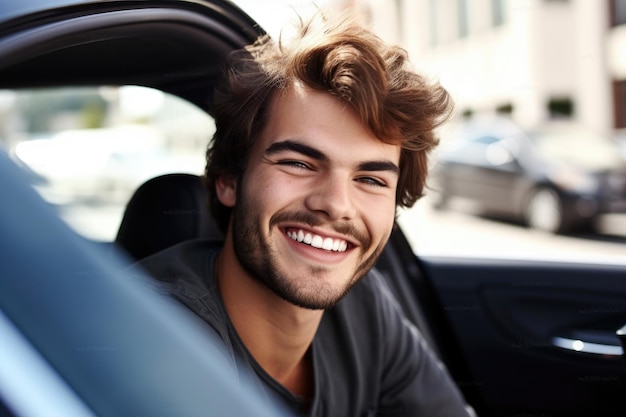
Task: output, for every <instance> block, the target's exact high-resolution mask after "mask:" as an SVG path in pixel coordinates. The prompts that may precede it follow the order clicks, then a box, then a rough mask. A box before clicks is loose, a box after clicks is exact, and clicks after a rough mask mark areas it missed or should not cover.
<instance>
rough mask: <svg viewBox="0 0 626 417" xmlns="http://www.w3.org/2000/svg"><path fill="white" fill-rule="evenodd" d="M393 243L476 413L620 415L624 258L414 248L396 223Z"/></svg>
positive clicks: (625, 317) (625, 310) (624, 319)
mask: <svg viewBox="0 0 626 417" xmlns="http://www.w3.org/2000/svg"><path fill="white" fill-rule="evenodd" d="M406 231H407V230H405V232H406ZM389 246H390V248H392V250H393V252H394V253H395V254H396V255H397V256H398V258H399V259H403V266H401V267H402V268H404V270H405V274H404V276H405V277H408V280H409V281H408V283H404V288H403V289H400V290H399V291H398V293H397V294H399V293H402V292H403V291H404V292H406V291H412V297H409V298H408V299H407V297H404V302H405V303H409V304H410V303H413V304H414V305H415V306H420V308H421V309H422V313H421V315H423V317H426V321H427V323H428V328H429V331H430V333H431V335H432V337H433V339H434V340H435V341H436V345H437V346H438V347H439V351H440V354H441V356H442V358H443V359H444V361H445V363H446V364H447V365H448V367H449V369H450V371H451V372H452V374H453V376H454V378H455V380H456V382H457V384H458V386H459V387H460V389H461V390H462V392H463V393H464V395H465V396H466V399H467V400H468V401H469V402H470V404H472V406H473V407H474V408H475V409H476V411H477V413H478V415H480V416H498V417H500V416H502V417H504V416H535V415H536V416H591V415H593V416H619V415H624V409H623V393H624V392H625V389H626V381H625V380H624V370H625V369H626V368H625V366H624V357H623V349H622V347H621V345H620V340H619V338H618V336H617V333H616V332H617V330H618V329H620V328H621V327H622V326H623V325H624V324H625V323H626V308H625V307H624V306H625V305H626V285H624V279H625V278H626V266H625V265H624V264H620V263H614V264H608V263H607V264H604V265H602V264H599V263H591V262H589V263H584V262H557V261H540V260H520V259H513V258H511V259H503V258H498V259H496V258H493V259H487V258H486V257H483V258H470V257H467V258H463V257H458V256H455V257H450V256H434V255H422V256H416V255H415V254H414V252H413V249H412V248H411V247H410V245H409V244H408V242H407V239H406V237H405V235H404V234H403V233H402V232H401V231H400V230H396V231H395V232H394V235H393V236H392V239H391V243H390V245H389ZM409 259H411V262H409V261H408V260H409ZM399 267H400V266H399ZM407 285H408V287H407ZM400 297H401V298H403V297H402V296H401V295H400Z"/></svg>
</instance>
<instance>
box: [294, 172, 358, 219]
mask: <svg viewBox="0 0 626 417" xmlns="http://www.w3.org/2000/svg"><path fill="white" fill-rule="evenodd" d="M351 182H352V181H351V180H350V179H349V178H347V177H345V176H343V175H340V174H333V173H328V174H327V175H325V176H324V177H322V178H320V179H319V181H318V182H317V183H316V185H315V186H314V188H313V189H312V190H310V193H309V194H308V196H307V198H306V201H305V204H306V206H307V208H308V209H309V210H312V211H315V212H318V213H322V214H324V215H325V216H326V217H327V218H328V219H329V220H349V219H352V218H354V217H355V215H356V212H357V210H356V206H355V204H354V203H355V202H354V197H353V195H352V193H353V189H352V188H353V187H352V184H351Z"/></svg>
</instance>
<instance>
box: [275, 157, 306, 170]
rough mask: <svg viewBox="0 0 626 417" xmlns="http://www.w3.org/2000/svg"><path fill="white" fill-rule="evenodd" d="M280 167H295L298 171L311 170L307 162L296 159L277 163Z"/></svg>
mask: <svg viewBox="0 0 626 417" xmlns="http://www.w3.org/2000/svg"><path fill="white" fill-rule="evenodd" d="M277 164H278V165H282V166H287V167H293V168H297V169H311V166H310V165H309V164H307V163H306V162H302V161H298V160H294V159H285V160H282V161H278V162H277Z"/></svg>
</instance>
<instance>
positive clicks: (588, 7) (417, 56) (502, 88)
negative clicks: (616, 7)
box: [359, 0, 626, 132]
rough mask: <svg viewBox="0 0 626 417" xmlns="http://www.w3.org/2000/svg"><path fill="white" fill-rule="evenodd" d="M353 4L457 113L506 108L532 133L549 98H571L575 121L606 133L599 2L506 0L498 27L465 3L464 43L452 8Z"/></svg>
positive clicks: (429, 3) (395, 1) (486, 0)
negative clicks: (443, 91)
mask: <svg viewBox="0 0 626 417" xmlns="http://www.w3.org/2000/svg"><path fill="white" fill-rule="evenodd" d="M359 2H360V3H364V4H366V5H368V6H369V7H370V11H371V13H370V16H371V26H372V27H373V28H374V30H375V31H376V32H377V33H378V34H379V35H380V36H381V37H383V38H384V39H386V40H387V41H390V42H395V43H399V44H401V45H402V46H404V47H405V48H406V49H407V50H408V51H409V54H410V56H411V60H412V61H413V63H414V64H415V66H416V67H417V69H418V70H420V71H423V72H426V73H427V74H429V75H430V76H431V77H433V78H435V79H438V80H440V81H441V82H442V83H443V84H444V85H445V86H446V87H447V88H448V89H449V91H450V92H451V94H452V95H453V97H454V99H455V102H456V104H457V110H458V111H459V113H460V112H463V111H465V110H472V111H473V112H474V113H479V112H494V111H495V109H496V107H498V106H502V105H506V104H507V103H510V104H511V105H512V106H513V117H514V118H515V119H516V120H517V121H518V122H520V123H522V124H524V125H534V124H537V123H540V122H542V121H544V120H546V119H547V118H549V117H550V114H549V110H548V107H547V105H548V101H549V100H550V99H551V98H552V99H562V98H571V99H572V100H573V102H574V112H575V113H574V116H573V117H574V120H575V121H579V122H581V123H583V124H585V125H588V126H590V127H592V128H595V129H598V130H601V131H607V132H608V131H609V130H610V129H611V126H612V123H613V114H612V104H611V103H612V101H611V100H612V99H611V77H610V73H609V70H608V63H607V56H606V51H607V50H609V48H608V46H607V43H608V40H607V34H608V29H607V27H608V20H609V18H608V2H607V1H606V0H506V1H504V2H503V4H504V6H505V16H506V18H505V23H504V25H502V26H499V27H494V26H493V24H492V1H491V0H467V7H468V11H469V36H467V37H464V38H461V37H459V23H458V22H459V15H458V4H459V2H458V1H457V0H434V1H433V0H360V1H359ZM433 6H434V7H436V8H437V11H436V13H433V12H432V10H431V8H432V7H433ZM433 19H434V21H435V22H436V40H437V43H436V44H435V45H434V44H433V42H432V40H433ZM399 28H400V31H399V30H398V29H399ZM621 45H624V44H621ZM613 49H615V47H614V48H613ZM623 62H624V64H623V65H621V67H620V68H622V70H623V71H624V73H626V58H623ZM616 65H617V64H615V65H614V66H616Z"/></svg>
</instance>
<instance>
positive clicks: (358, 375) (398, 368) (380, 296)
mask: <svg viewBox="0 0 626 417" xmlns="http://www.w3.org/2000/svg"><path fill="white" fill-rule="evenodd" d="M220 248H221V242H215V241H208V240H194V241H188V242H184V243H181V244H179V245H176V246H174V247H171V248H169V249H166V250H164V251H162V252H160V253H158V254H155V255H153V256H150V257H148V258H146V259H144V260H142V261H141V262H140V263H139V264H138V266H140V267H141V268H143V269H144V270H145V271H146V272H148V273H149V274H150V275H152V276H153V277H154V278H156V279H157V287H158V288H159V289H160V291H162V292H163V293H165V294H168V295H171V296H173V297H174V298H176V299H177V300H178V301H180V302H182V303H183V304H185V305H186V306H187V307H188V308H189V309H191V310H192V311H193V312H194V313H196V314H197V315H198V316H199V317H200V318H201V319H203V320H204V321H205V322H206V323H208V324H209V326H210V328H212V329H213V330H214V331H215V333H216V335H217V337H218V338H219V339H220V340H221V341H222V342H223V344H224V353H225V355H226V357H227V358H228V359H229V360H230V362H231V364H232V366H233V369H235V370H236V371H237V372H238V374H239V376H240V377H241V380H242V381H243V380H246V381H247V382H246V383H252V384H255V385H257V386H258V387H260V388H261V389H262V390H263V391H264V392H265V393H266V394H267V395H268V396H273V395H277V396H278V397H279V398H281V399H282V400H284V402H285V403H286V405H287V406H288V408H290V409H291V410H294V411H295V412H297V413H301V412H300V410H302V409H305V408H306V409H308V412H307V413H304V414H305V415H309V416H315V417H318V416H319V417H322V416H340V417H349V416H355V417H361V416H393V417H405V416H407V417H408V416H426V417H444V416H445V417H448V416H450V417H452V416H454V417H459V416H467V415H468V414H467V412H466V411H465V408H464V405H465V404H464V401H463V399H462V397H461V395H460V393H459V391H458V390H457V388H456V386H455V385H454V384H453V382H452V381H451V379H450V377H449V375H448V373H447V372H446V370H445V369H444V368H443V367H442V366H441V365H440V363H439V361H438V360H437V359H436V357H435V355H434V354H433V353H432V351H431V350H430V349H429V347H428V346H427V344H426V342H425V340H424V339H423V337H422V336H421V335H420V333H419V331H418V330H417V329H416V328H415V327H414V326H413V325H411V324H410V323H409V322H408V320H406V319H405V318H404V317H403V315H402V313H401V311H400V308H399V306H398V304H397V303H396V301H395V299H394V298H393V296H392V295H391V294H390V292H389V290H388V288H387V286H386V284H385V283H384V281H383V278H382V277H381V275H380V274H379V273H377V271H375V270H373V271H371V272H370V273H368V274H367V275H366V276H365V277H363V278H362V279H361V281H360V282H359V283H358V284H357V285H356V286H355V287H354V288H353V289H352V290H351V291H350V292H349V293H348V294H347V295H346V296H345V297H344V299H342V300H341V301H340V302H339V303H338V304H337V305H336V306H335V307H334V308H332V309H330V310H327V311H325V312H324V316H323V318H322V321H321V323H320V326H319V329H318V331H317V334H316V335H315V338H314V340H313V344H312V347H311V353H312V358H313V369H314V378H315V382H314V384H315V385H314V393H315V394H314V397H313V398H312V399H304V398H300V397H297V396H295V395H293V394H292V393H291V392H289V391H288V390H287V389H285V388H284V387H283V386H282V385H280V384H279V383H278V382H277V381H275V380H274V379H273V378H272V377H271V376H270V375H269V374H267V373H266V372H265V371H264V370H263V368H261V366H260V365H259V364H258V363H257V362H256V360H255V359H254V358H253V357H252V355H251V354H250V353H249V351H248V350H247V349H246V347H245V345H244V344H243V342H242V341H241V339H240V338H239V336H238V335H237V331H236V330H235V328H234V326H233V325H232V323H231V321H230V319H229V317H228V314H227V313H226V309H225V307H224V305H223V303H222V300H221V297H220V294H219V291H218V288H217V285H216V283H215V280H214V274H213V272H214V260H215V256H216V255H217V253H218V252H219V250H220ZM249 374H252V375H253V377H252V381H248V377H247V375H249Z"/></svg>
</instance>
